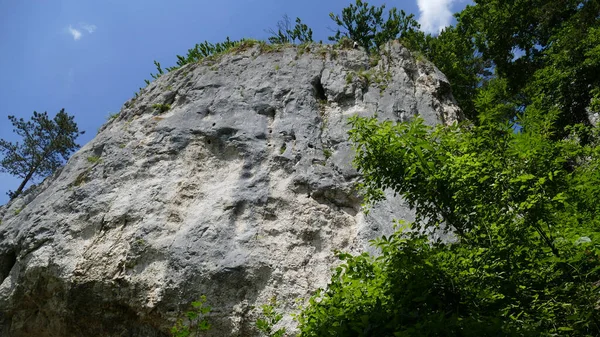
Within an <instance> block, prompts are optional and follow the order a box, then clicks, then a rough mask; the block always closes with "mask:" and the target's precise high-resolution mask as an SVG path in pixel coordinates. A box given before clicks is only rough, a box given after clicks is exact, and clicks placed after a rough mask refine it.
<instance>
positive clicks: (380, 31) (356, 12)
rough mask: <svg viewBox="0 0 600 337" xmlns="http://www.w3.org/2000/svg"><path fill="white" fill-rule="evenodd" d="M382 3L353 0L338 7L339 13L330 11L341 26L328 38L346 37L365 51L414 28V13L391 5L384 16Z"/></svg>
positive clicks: (330, 15) (415, 23)
mask: <svg viewBox="0 0 600 337" xmlns="http://www.w3.org/2000/svg"><path fill="white" fill-rule="evenodd" d="M384 9H385V5H383V6H380V7H375V6H369V4H368V3H367V2H363V1H361V0H356V4H350V5H349V6H348V7H346V8H344V9H342V15H341V16H340V15H337V14H334V13H330V14H329V17H330V18H331V19H332V20H333V21H334V22H335V23H336V24H337V25H338V26H339V27H341V28H342V29H338V30H337V31H336V33H335V35H334V36H330V37H329V40H330V41H340V39H342V37H346V38H350V39H352V40H353V41H355V42H357V43H358V44H359V45H360V46H361V47H363V48H365V50H367V51H371V50H373V49H376V50H377V49H379V47H380V46H381V45H383V44H384V43H386V42H387V41H390V40H393V39H397V38H401V37H404V36H406V35H407V34H409V33H411V32H414V31H415V30H417V29H418V28H419V27H420V26H419V23H418V22H417V21H416V20H415V19H414V15H412V14H411V15H406V13H405V12H404V11H403V10H400V11H398V10H397V9H396V8H392V9H391V10H390V11H389V12H388V13H387V14H388V17H387V19H385V17H384V15H383V14H384Z"/></svg>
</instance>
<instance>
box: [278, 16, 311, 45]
mask: <svg viewBox="0 0 600 337" xmlns="http://www.w3.org/2000/svg"><path fill="white" fill-rule="evenodd" d="M267 33H269V34H271V37H269V42H270V43H272V44H286V43H295V42H296V40H298V41H299V42H300V43H305V42H313V39H312V29H310V28H308V26H307V25H305V24H303V23H302V20H300V18H296V25H295V26H294V28H293V29H292V24H291V22H290V18H289V17H288V16H287V15H284V16H283V19H281V20H279V21H278V22H277V31H275V30H273V29H269V30H267Z"/></svg>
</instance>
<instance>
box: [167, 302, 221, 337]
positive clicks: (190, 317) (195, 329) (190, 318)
mask: <svg viewBox="0 0 600 337" xmlns="http://www.w3.org/2000/svg"><path fill="white" fill-rule="evenodd" d="M190 306H191V307H192V308H191V309H190V310H189V311H186V312H185V314H184V317H183V318H179V319H177V322H175V325H173V327H172V328H171V336H173V337H188V336H194V337H197V336H200V334H201V333H202V332H203V331H208V330H210V323H208V319H207V318H206V316H207V315H208V313H210V311H211V310H212V308H211V307H210V306H209V305H206V296H205V295H202V296H200V298H199V299H198V300H197V301H194V302H192V303H191V304H190Z"/></svg>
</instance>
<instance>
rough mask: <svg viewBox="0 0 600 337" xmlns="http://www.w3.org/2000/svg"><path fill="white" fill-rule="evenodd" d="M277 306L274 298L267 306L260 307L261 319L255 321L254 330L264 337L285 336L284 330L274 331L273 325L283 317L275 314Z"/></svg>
mask: <svg viewBox="0 0 600 337" xmlns="http://www.w3.org/2000/svg"><path fill="white" fill-rule="evenodd" d="M277 306H278V304H277V300H276V299H275V297H273V298H271V300H270V302H269V303H268V304H263V305H262V306H261V313H260V316H261V318H259V319H257V320H256V328H257V329H258V331H260V332H261V334H262V335H263V336H265V337H282V336H284V335H285V332H286V329H285V328H279V329H277V330H275V325H276V324H277V323H279V321H281V319H282V318H283V315H282V314H281V313H278V312H277V310H276V308H277Z"/></svg>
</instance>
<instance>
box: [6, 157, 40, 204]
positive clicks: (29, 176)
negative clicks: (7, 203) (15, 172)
mask: <svg viewBox="0 0 600 337" xmlns="http://www.w3.org/2000/svg"><path fill="white" fill-rule="evenodd" d="M37 168H38V165H36V166H35V167H34V168H32V169H31V170H29V173H27V176H25V179H24V180H23V182H22V183H21V185H19V188H17V190H16V191H14V192H12V193H11V195H10V200H13V199H14V198H16V197H18V196H19V194H21V192H23V189H24V188H25V185H27V182H28V181H29V179H31V177H33V174H34V173H35V171H36V170H37Z"/></svg>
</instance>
